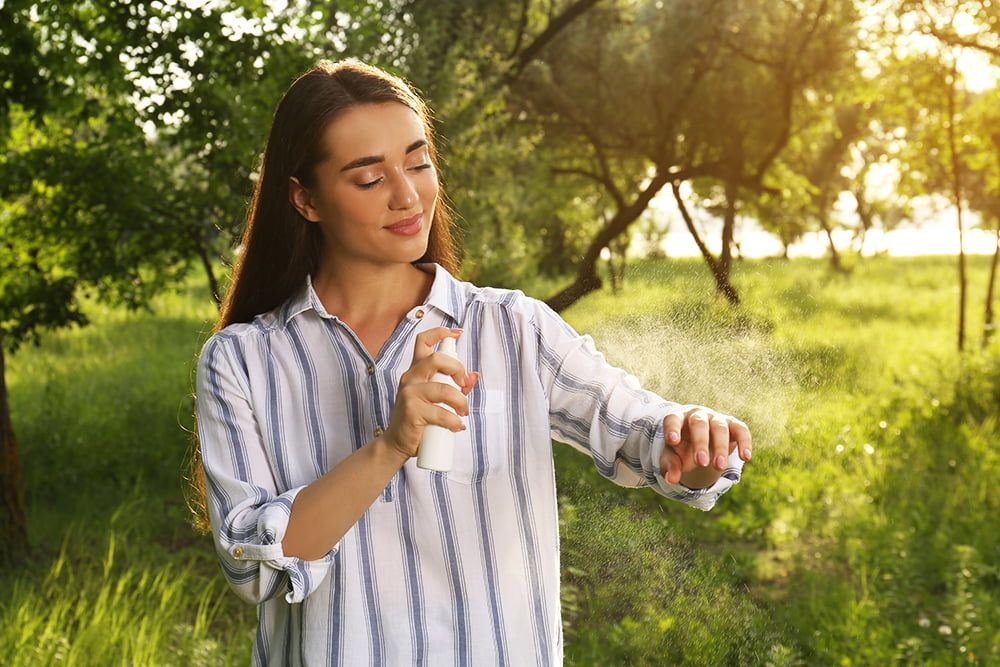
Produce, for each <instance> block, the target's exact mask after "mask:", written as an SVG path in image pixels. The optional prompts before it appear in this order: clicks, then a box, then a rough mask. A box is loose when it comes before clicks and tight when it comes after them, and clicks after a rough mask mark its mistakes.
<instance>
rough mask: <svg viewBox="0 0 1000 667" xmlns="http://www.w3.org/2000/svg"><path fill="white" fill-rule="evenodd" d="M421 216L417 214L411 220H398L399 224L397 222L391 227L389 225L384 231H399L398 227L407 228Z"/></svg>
mask: <svg viewBox="0 0 1000 667" xmlns="http://www.w3.org/2000/svg"><path fill="white" fill-rule="evenodd" d="M422 215H423V213H417V214H416V215H415V216H413V217H412V218H405V219H403V220H400V221H399V222H397V223H395V224H393V225H389V226H388V227H386V229H399V228H400V227H409V226H410V225H412V224H413V223H415V222H416V221H417V220H419V219H420V216H422Z"/></svg>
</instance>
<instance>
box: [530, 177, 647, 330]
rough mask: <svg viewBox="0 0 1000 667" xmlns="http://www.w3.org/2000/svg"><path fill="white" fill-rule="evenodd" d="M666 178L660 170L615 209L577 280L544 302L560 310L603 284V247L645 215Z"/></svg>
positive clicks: (585, 257) (593, 242)
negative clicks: (600, 266)
mask: <svg viewBox="0 0 1000 667" xmlns="http://www.w3.org/2000/svg"><path fill="white" fill-rule="evenodd" d="M666 182H667V179H666V177H665V176H663V175H662V174H657V175H656V176H655V177H654V178H653V180H652V182H650V184H649V185H648V186H646V189H645V190H643V191H642V192H640V193H639V196H638V197H636V199H635V201H633V202H632V203H631V204H629V205H627V206H625V207H623V208H620V209H618V210H617V211H616V212H615V215H614V216H613V217H612V218H611V220H610V221H609V222H608V223H606V224H605V225H604V226H603V227H602V228H601V231H599V232H598V233H597V236H596V237H595V238H594V239H593V240H591V242H590V245H589V246H587V250H586V252H585V253H584V255H583V257H581V258H580V265H579V267H578V269H577V273H576V278H575V279H574V281H573V282H572V283H571V284H570V285H569V286H567V287H565V288H563V289H562V290H560V291H559V292H558V293H556V294H554V295H553V296H551V297H549V298H548V299H546V300H545V303H546V304H548V306H549V307H550V308H551V309H552V310H554V311H556V312H557V313H558V312H561V311H563V310H565V309H566V308H569V307H570V306H571V305H573V304H574V303H576V301H577V300H578V299H580V298H581V297H583V296H584V295H586V294H589V293H590V292H593V291H594V290H597V289H600V288H601V279H600V278H599V277H598V276H597V260H598V258H600V256H601V249H603V248H604V247H605V246H606V245H608V244H610V243H611V242H612V241H613V240H614V239H615V238H616V237H617V236H618V235H619V234H623V233H625V231H626V230H627V229H628V226H629V225H631V224H632V223H633V222H635V220H636V219H638V217H639V216H640V215H642V212H643V211H645V210H646V207H647V206H649V201H650V200H651V199H652V198H653V197H654V196H655V195H656V193H657V192H659V191H660V189H661V188H662V187H663V186H664V185H665V184H666Z"/></svg>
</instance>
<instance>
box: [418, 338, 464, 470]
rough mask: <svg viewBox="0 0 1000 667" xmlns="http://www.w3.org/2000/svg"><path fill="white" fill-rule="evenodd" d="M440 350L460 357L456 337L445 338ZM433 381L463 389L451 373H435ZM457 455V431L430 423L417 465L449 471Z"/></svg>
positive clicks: (442, 405)
mask: <svg viewBox="0 0 1000 667" xmlns="http://www.w3.org/2000/svg"><path fill="white" fill-rule="evenodd" d="M438 351H439V352H441V353H443V354H447V355H449V356H452V357H455V358H456V359H457V358H458V352H457V351H456V346H455V339H454V338H445V339H444V340H443V341H441V344H440V346H439V347H438ZM431 381H432V382H441V383H443V384H447V385H450V386H452V387H454V388H455V389H458V390H459V391H461V387H459V386H458V384H456V383H455V381H454V380H453V379H452V377H451V376H450V375H445V374H444V373H435V374H434V377H433V378H431ZM435 405H439V406H441V407H442V408H444V409H445V410H447V411H448V412H451V413H452V414H456V413H455V409H454V408H453V407H451V406H450V405H448V404H447V403H435ZM454 455H455V432H454V431H452V430H451V429H448V428H445V427H443V426H438V425H437V424H428V425H427V426H425V427H424V435H423V438H422V439H421V440H420V449H418V450H417V467H418V468H422V469H424V470H436V471H438V472H448V471H449V470H451V467H452V462H453V460H454Z"/></svg>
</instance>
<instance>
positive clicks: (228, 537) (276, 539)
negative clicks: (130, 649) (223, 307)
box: [195, 334, 340, 604]
mask: <svg viewBox="0 0 1000 667" xmlns="http://www.w3.org/2000/svg"><path fill="white" fill-rule="evenodd" d="M231 347H232V345H231V344H230V343H229V342H228V340H227V339H226V338H223V337H222V336H220V335H219V334H216V335H215V336H213V337H212V338H210V339H209V340H208V341H207V342H206V343H205V346H204V347H203V348H202V352H201V356H200V357H199V359H198V365H197V372H196V390H195V396H196V413H197V422H198V438H199V442H200V447H201V457H202V463H203V465H204V470H205V486H206V493H207V498H206V501H207V506H208V514H209V518H210V520H211V524H212V535H213V538H214V541H215V547H216V551H217V552H218V555H219V560H220V561H221V563H222V569H223V572H224V573H225V576H226V579H227V580H228V581H229V584H230V586H231V587H232V588H233V590H234V591H235V592H236V593H237V595H239V596H240V597H241V598H242V599H244V600H246V601H247V602H250V603H253V604H260V603H261V602H263V601H265V600H268V599H271V598H273V597H275V596H277V595H279V594H281V593H282V592H284V593H285V600H286V601H287V602H289V603H297V602H301V601H302V600H303V599H305V598H306V596H308V595H309V594H311V593H312V592H313V591H315V590H316V589H317V588H318V586H319V584H320V583H321V582H322V581H323V579H324V578H325V577H326V576H327V574H328V573H329V570H330V567H331V564H332V562H333V559H334V557H335V556H336V553H337V551H338V550H339V548H340V543H339V542H338V543H337V544H336V545H334V546H333V548H332V549H331V550H330V551H329V552H328V553H327V554H325V555H324V556H323V557H322V558H319V559H317V560H303V559H301V558H297V557H294V556H286V555H285V553H284V551H283V550H282V545H281V542H282V539H283V538H284V536H285V529H286V528H287V526H288V519H289V517H290V516H291V509H292V503H293V502H294V500H295V496H296V495H298V493H299V491H301V490H302V489H303V488H305V487H304V486H298V487H294V488H290V489H286V490H279V489H278V488H277V486H276V484H275V476H274V474H273V472H272V468H271V466H270V463H269V462H268V457H267V453H266V451H265V446H264V441H263V438H262V437H261V432H260V429H259V427H258V423H257V418H256V417H255V415H254V413H253V410H252V404H251V402H250V400H249V398H248V397H249V386H250V385H249V381H248V379H247V376H246V373H245V372H244V373H242V374H238V373H237V371H236V368H237V366H236V365H235V364H234V363H233V357H232V354H233V353H232V349H231Z"/></svg>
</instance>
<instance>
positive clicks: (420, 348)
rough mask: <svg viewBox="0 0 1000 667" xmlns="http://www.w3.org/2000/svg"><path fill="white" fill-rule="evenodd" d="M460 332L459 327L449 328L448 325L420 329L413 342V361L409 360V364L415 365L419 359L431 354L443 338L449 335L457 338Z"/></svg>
mask: <svg viewBox="0 0 1000 667" xmlns="http://www.w3.org/2000/svg"><path fill="white" fill-rule="evenodd" d="M461 333H462V330H461V329H449V328H448V327H432V328H430V329H427V330H426V331H421V332H420V333H418V334H417V339H416V340H415V341H414V343H413V361H411V362H410V366H411V367H412V366H415V365H416V364H417V362H419V361H420V360H422V359H426V358H427V357H429V356H431V354H433V353H434V350H435V348H436V347H437V344H438V343H440V342H441V341H443V340H444V339H445V338H448V337H449V336H451V337H454V338H458V337H459V335H460V334H461Z"/></svg>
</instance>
